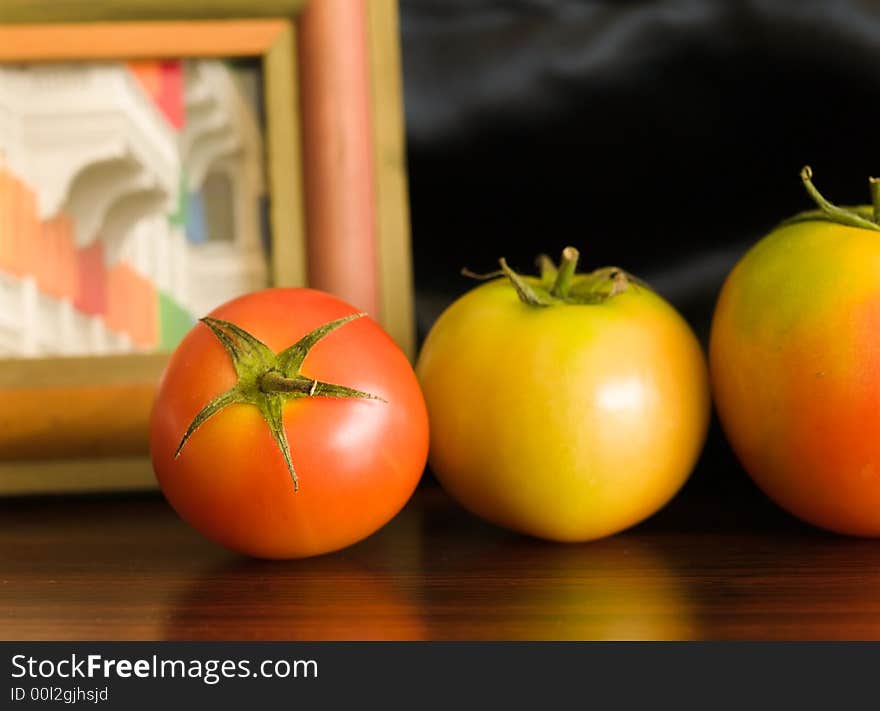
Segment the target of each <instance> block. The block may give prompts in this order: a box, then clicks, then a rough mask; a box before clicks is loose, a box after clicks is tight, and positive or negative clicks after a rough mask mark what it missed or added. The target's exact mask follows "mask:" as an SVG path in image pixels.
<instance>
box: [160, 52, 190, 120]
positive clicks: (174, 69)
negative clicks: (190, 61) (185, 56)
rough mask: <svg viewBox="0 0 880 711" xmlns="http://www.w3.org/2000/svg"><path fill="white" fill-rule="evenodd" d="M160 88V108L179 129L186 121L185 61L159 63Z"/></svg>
mask: <svg viewBox="0 0 880 711" xmlns="http://www.w3.org/2000/svg"><path fill="white" fill-rule="evenodd" d="M159 68H160V77H161V81H160V89H159V96H158V101H159V108H161V109H162V112H163V113H164V114H165V116H166V117H167V118H168V121H169V122H170V123H171V125H172V126H174V128H176V129H177V130H178V131H179V130H180V129H182V128H183V124H184V121H185V113H184V101H183V62H181V61H179V60H174V61H165V62H162V63H161V64H160V65H159Z"/></svg>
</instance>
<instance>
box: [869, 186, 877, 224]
mask: <svg viewBox="0 0 880 711" xmlns="http://www.w3.org/2000/svg"><path fill="white" fill-rule="evenodd" d="M868 185H869V187H870V188H871V205H872V206H873V208H874V222H877V223H880V178H868Z"/></svg>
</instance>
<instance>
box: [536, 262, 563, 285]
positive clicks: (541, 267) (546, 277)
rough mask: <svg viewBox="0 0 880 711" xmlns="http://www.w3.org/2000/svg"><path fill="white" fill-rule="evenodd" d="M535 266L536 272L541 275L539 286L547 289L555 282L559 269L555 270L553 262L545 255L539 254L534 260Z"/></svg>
mask: <svg viewBox="0 0 880 711" xmlns="http://www.w3.org/2000/svg"><path fill="white" fill-rule="evenodd" d="M535 265H536V266H537V267H538V271H539V273H540V274H541V284H543V285H544V286H546V287H547V288H548V289H549V288H550V287H551V286H553V283H554V282H555V281H556V275H557V274H558V273H559V269H557V267H556V264H554V262H553V260H552V259H550V257H548V256H547V255H546V254H539V255H538V258H537V259H536V260H535Z"/></svg>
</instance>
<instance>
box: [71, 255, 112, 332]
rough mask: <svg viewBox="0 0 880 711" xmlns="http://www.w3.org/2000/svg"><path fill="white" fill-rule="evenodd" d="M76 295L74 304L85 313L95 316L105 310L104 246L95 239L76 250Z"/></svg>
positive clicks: (105, 274) (105, 270)
mask: <svg viewBox="0 0 880 711" xmlns="http://www.w3.org/2000/svg"><path fill="white" fill-rule="evenodd" d="M76 256H77V282H78V283H77V295H76V298H75V299H74V306H75V307H76V308H77V309H78V310H80V311H82V312H83V313H85V314H89V315H90V316H97V315H99V314H103V313H104V312H105V311H106V306H107V295H106V289H107V278H108V277H107V268H106V266H105V265H104V247H103V245H102V244H101V241H100V240H99V239H96V240H95V241H94V242H92V244H90V245H89V246H88V247H85V248H83V249H80V250H79V251H78V252H77V255H76Z"/></svg>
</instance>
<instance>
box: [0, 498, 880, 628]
mask: <svg viewBox="0 0 880 711" xmlns="http://www.w3.org/2000/svg"><path fill="white" fill-rule="evenodd" d="M687 499H688V497H679V500H683V503H680V504H679V503H674V504H673V506H671V507H669V508H668V509H667V510H665V511H664V512H662V513H661V514H660V515H658V516H655V517H654V518H653V519H651V520H650V521H648V522H646V523H645V524H642V525H641V526H639V527H637V528H635V529H633V530H631V531H628V532H626V533H624V534H621V535H618V536H616V537H613V538H609V539H606V540H603V541H598V542H595V543H590V544H579V545H556V544H550V543H544V542H541V541H536V540H531V539H528V538H524V537H521V536H517V535H514V534H509V533H506V532H504V531H501V530H499V529H496V528H494V527H492V526H490V525H488V524H484V523H482V522H480V521H478V520H476V519H475V518H473V517H471V516H470V515H468V514H466V513H464V512H463V511H462V510H460V509H459V508H458V507H456V506H455V505H454V504H453V503H452V502H451V501H450V499H449V498H448V497H446V495H445V494H444V493H443V492H442V491H441V490H440V489H439V488H438V487H436V486H434V485H430V484H428V485H425V486H423V487H422V488H421V489H420V490H419V491H418V492H417V494H416V496H415V498H414V499H413V501H411V502H410V504H409V505H408V506H407V508H406V509H405V510H404V511H403V512H402V513H401V515H399V516H398V517H397V518H396V519H395V520H394V521H393V522H392V523H390V524H389V525H388V526H386V527H385V528H384V529H383V530H382V531H380V532H379V533H378V534H376V535H374V536H372V537H371V538H369V539H368V540H366V541H364V542H363V543H361V544H359V545H357V546H354V547H353V548H350V549H348V550H346V551H342V552H340V553H336V554H332V555H328V556H323V557H320V558H316V559H311V560H300V561H289V562H267V561H258V560H249V559H244V558H242V557H239V556H236V555H233V554H230V553H227V552H225V551H223V550H221V549H219V548H218V547H216V546H214V545H213V544H211V543H209V542H207V541H205V540H203V539H202V538H201V537H200V536H199V535H198V534H196V533H195V532H193V531H192V530H190V529H189V528H188V527H187V526H186V525H185V524H183V523H182V522H181V521H180V520H178V519H177V518H176V516H175V515H174V513H173V512H172V511H171V510H170V509H169V508H168V506H167V505H166V504H165V503H164V501H163V500H162V499H161V498H160V497H159V496H158V495H141V496H138V497H131V496H129V497H115V498H114V497H98V498H95V497H92V498H87V497H83V498H73V499H70V498H68V499H54V500H53V499H20V500H6V501H3V502H0V637H2V638H3V639H16V640H21V639H144V640H149V639H217V640H231V639H241V640H244V639H287V640H297V639H302V640H318V639H433V640H438V639H508V640H515V639H517V640H518V639H706V638H708V639H815V638H819V639H840V638H843V639H880V541H869V540H858V539H850V538H843V537H839V536H834V535H830V534H825V533H822V532H819V531H815V530H813V529H811V528H808V527H806V526H803V525H801V524H798V523H797V522H795V521H793V520H792V519H790V518H789V517H787V516H785V515H784V514H782V513H780V512H778V511H776V509H774V508H772V507H769V505H768V506H766V507H763V508H762V507H761V506H760V505H759V506H757V507H756V506H754V502H752V507H751V508H750V509H745V510H744V509H742V508H739V507H732V508H731V509H729V510H728V509H726V508H725V507H724V506H723V505H718V502H716V503H715V506H714V508H711V507H710V508H704V507H702V506H701V505H699V504H700V499H699V497H690V501H688V500H687ZM679 500H677V501H679ZM744 511H746V512H747V513H743V512H744Z"/></svg>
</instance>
